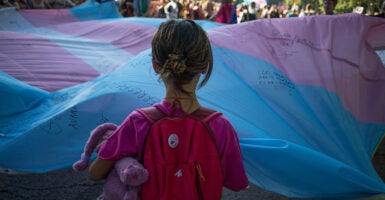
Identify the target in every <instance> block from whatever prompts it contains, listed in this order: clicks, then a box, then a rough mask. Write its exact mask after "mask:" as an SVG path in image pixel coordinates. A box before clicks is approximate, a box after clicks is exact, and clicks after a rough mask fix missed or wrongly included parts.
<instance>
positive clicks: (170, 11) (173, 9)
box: [164, 0, 179, 19]
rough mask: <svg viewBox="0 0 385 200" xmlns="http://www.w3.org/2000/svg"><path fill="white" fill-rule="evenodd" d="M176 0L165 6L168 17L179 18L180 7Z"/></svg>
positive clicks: (171, 0)
mask: <svg viewBox="0 0 385 200" xmlns="http://www.w3.org/2000/svg"><path fill="white" fill-rule="evenodd" d="M178 7H179V6H178V4H177V3H176V0H170V2H168V3H167V4H166V6H165V7H164V12H165V13H166V18H167V19H177V18H178V16H179V8H178Z"/></svg>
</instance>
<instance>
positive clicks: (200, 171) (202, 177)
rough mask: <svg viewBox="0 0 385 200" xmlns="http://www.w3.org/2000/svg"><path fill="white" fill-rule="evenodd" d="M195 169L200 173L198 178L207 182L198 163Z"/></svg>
mask: <svg viewBox="0 0 385 200" xmlns="http://www.w3.org/2000/svg"><path fill="white" fill-rule="evenodd" d="M195 168H196V170H197V172H198V176H199V178H200V179H201V180H202V181H206V178H205V177H204V176H203V173H202V168H201V165H200V164H199V163H198V162H195Z"/></svg>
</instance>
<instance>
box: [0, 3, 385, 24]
mask: <svg viewBox="0 0 385 200" xmlns="http://www.w3.org/2000/svg"><path fill="white" fill-rule="evenodd" d="M84 1H86V0H0V8H2V7H8V6H14V7H16V9H67V8H73V7H76V6H78V5H80V4H82V3H83V2H84ZM96 1H97V2H99V3H104V2H108V1H114V2H115V3H116V5H117V8H118V9H119V12H120V14H121V15H122V16H123V17H133V16H138V17H154V18H168V19H175V18H182V19H193V20H211V21H216V22H219V23H225V24H235V23H241V22H245V21H251V20H257V19H263V18H290V17H305V16H311V15H322V14H327V15H333V14H334V8H335V6H336V5H337V1H338V0H323V9H322V10H318V9H314V7H313V5H311V4H307V5H306V6H303V8H301V7H299V6H298V5H296V4H293V5H283V4H282V5H276V4H273V5H267V4H266V5H257V4H256V2H254V1H252V2H251V3H247V4H246V3H239V4H236V3H235V2H233V0H222V1H221V2H216V1H214V0H202V1H201V0H199V1H198V0H96ZM384 13H385V0H384V1H383V3H382V8H381V10H380V12H379V13H376V14H374V15H375V16H378V17H384Z"/></svg>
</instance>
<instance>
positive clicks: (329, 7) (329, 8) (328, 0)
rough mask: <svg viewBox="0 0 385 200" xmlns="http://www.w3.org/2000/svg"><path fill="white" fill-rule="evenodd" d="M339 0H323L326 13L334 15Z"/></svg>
mask: <svg viewBox="0 0 385 200" xmlns="http://www.w3.org/2000/svg"><path fill="white" fill-rule="evenodd" d="M337 3H338V0H323V8H324V14H325V15H334V9H335V7H336V5H337Z"/></svg>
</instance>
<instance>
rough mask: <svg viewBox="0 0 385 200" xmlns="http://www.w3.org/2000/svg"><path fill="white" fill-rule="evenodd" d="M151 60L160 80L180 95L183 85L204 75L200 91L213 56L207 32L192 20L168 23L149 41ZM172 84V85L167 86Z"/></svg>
mask: <svg viewBox="0 0 385 200" xmlns="http://www.w3.org/2000/svg"><path fill="white" fill-rule="evenodd" d="M151 46H152V61H153V64H154V66H155V67H154V68H155V69H156V72H157V73H159V75H160V77H161V78H162V80H163V81H164V82H165V83H166V84H168V86H171V87H173V89H176V90H178V91H180V92H183V93H187V91H185V90H184V89H183V85H186V84H189V83H191V81H193V80H196V78H199V75H200V74H202V73H203V74H205V77H204V79H203V80H202V82H201V83H200V85H199V88H200V87H202V86H204V85H205V84H206V83H207V81H208V80H209V78H210V75H211V72H212V68H213V55H212V52H211V45H210V41H209V39H208V37H207V34H206V32H205V31H204V30H203V29H202V27H200V26H199V25H198V24H196V23H195V22H194V21H192V20H168V21H166V22H164V23H162V24H161V25H160V26H159V29H158V31H157V32H156V33H155V35H154V37H153V39H152V43H151ZM170 84H171V85H170Z"/></svg>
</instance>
